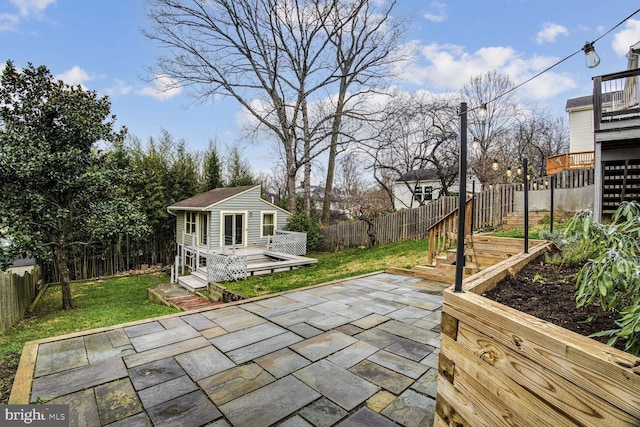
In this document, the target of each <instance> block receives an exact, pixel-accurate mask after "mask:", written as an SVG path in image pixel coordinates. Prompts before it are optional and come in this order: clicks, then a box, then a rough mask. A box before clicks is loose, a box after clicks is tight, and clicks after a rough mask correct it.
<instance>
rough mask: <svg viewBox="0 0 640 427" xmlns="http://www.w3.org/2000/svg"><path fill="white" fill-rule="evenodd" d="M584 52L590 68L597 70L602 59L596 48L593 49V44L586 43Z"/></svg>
mask: <svg viewBox="0 0 640 427" xmlns="http://www.w3.org/2000/svg"><path fill="white" fill-rule="evenodd" d="M582 51H583V52H584V54H585V62H586V64H587V67H588V68H596V67H597V66H598V65H599V64H600V57H599V56H598V54H597V53H596V48H595V47H593V42H591V43H589V42H586V43H585V44H584V47H583V48H582Z"/></svg>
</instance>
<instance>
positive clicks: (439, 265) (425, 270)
mask: <svg viewBox="0 0 640 427" xmlns="http://www.w3.org/2000/svg"><path fill="white" fill-rule="evenodd" d="M539 243H540V241H539V240H529V248H533V247H534V246H536V245H537V244H539ZM464 249H465V265H464V269H463V278H466V277H469V276H471V275H473V274H475V273H478V272H480V271H482V270H484V269H486V268H488V267H491V266H492V265H495V264H497V263H499V262H501V261H503V260H505V259H507V258H509V257H512V256H513V255H516V254H519V253H522V252H523V250H524V239H514V238H508V237H495V236H488V235H469V236H467V238H466V239H465V248H464ZM455 262H456V249H449V250H447V251H446V252H445V253H444V254H443V255H439V256H437V257H435V263H434V264H432V265H417V266H414V267H412V268H411V269H405V268H395V267H393V268H389V269H387V271H388V272H389V273H396V274H405V275H410V276H413V277H420V278H422V279H426V280H433V281H437V282H442V283H448V284H453V283H454V282H455V278H456V265H455Z"/></svg>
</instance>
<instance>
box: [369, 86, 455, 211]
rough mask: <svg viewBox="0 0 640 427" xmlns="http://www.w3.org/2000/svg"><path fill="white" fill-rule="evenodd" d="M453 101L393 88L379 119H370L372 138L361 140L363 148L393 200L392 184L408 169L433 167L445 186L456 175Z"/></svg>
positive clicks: (411, 188)
mask: <svg viewBox="0 0 640 427" xmlns="http://www.w3.org/2000/svg"><path fill="white" fill-rule="evenodd" d="M453 104H454V103H453V100H451V99H447V98H440V97H435V96H433V95H430V94H425V93H414V94H410V93H404V92H396V93H394V94H393V95H392V97H391V100H390V102H389V103H388V104H387V105H386V107H385V110H384V113H383V114H382V115H380V119H379V121H378V122H377V123H375V124H373V123H372V127H373V130H372V134H373V136H372V137H371V138H370V141H372V142H370V143H367V144H363V145H362V149H363V151H364V152H365V153H367V154H368V155H369V156H370V162H369V165H368V169H370V170H372V172H373V177H374V179H375V180H376V182H377V183H378V185H380V187H381V188H382V189H383V190H384V191H385V192H386V193H387V195H388V197H389V200H390V201H391V202H392V203H394V196H393V185H394V183H395V182H396V181H398V180H399V179H400V178H401V176H403V175H404V174H406V173H407V172H410V171H415V170H420V169H425V168H428V167H429V168H433V169H435V170H436V173H437V176H438V178H439V179H440V181H441V182H442V183H443V185H446V186H447V187H448V186H449V185H450V182H452V180H455V178H456V177H457V171H456V170H455V166H456V164H457V152H458V151H457V146H456V141H457V132H456V119H457V113H456V110H455V108H454V107H453ZM406 185H407V188H408V190H409V191H411V192H413V191H414V188H413V187H411V186H410V185H409V184H408V183H406ZM443 188H446V187H443ZM412 203H413V202H412ZM407 207H412V206H407Z"/></svg>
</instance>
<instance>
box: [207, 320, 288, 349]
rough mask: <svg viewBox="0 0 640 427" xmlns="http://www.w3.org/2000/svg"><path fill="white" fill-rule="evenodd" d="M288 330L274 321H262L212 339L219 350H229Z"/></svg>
mask: <svg viewBox="0 0 640 427" xmlns="http://www.w3.org/2000/svg"><path fill="white" fill-rule="evenodd" d="M285 332H287V330H286V329H283V328H281V327H280V326H277V325H274V324H273V323H262V324H260V325H256V326H251V327H249V328H247V329H243V330H241V331H237V332H232V333H229V334H225V335H221V336H219V337H216V338H213V339H211V340H210V341H211V343H212V344H213V345H215V346H216V347H217V348H218V349H219V350H221V351H224V352H227V351H231V350H235V349H236V348H240V347H245V346H247V345H250V344H254V343H256V342H258V341H262V340H265V339H267V338H271V337H274V336H276V335H280V334H283V333H285Z"/></svg>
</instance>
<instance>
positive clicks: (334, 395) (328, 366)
mask: <svg viewBox="0 0 640 427" xmlns="http://www.w3.org/2000/svg"><path fill="white" fill-rule="evenodd" d="M292 375H294V376H295V377H296V378H298V379H299V380H301V381H303V382H304V383H305V384H307V385H308V386H309V387H311V388H313V389H314V390H317V391H319V392H320V393H322V394H323V395H324V396H325V397H327V398H328V399H330V400H331V401H333V402H334V403H336V404H338V405H340V406H342V407H343V408H344V409H346V410H348V411H350V410H352V409H353V408H355V407H356V406H358V405H360V404H361V403H363V402H364V401H365V400H367V399H368V398H369V397H371V396H372V395H373V394H374V393H376V392H377V391H378V387H377V386H376V385H374V384H372V383H370V382H369V381H366V380H364V379H362V378H360V377H359V376H357V375H355V374H353V373H351V372H349V371H347V370H345V369H343V368H341V367H340V366H338V365H335V364H333V363H331V362H329V361H327V360H320V361H318V362H315V363H313V364H311V365H309V366H307V367H305V368H302V369H300V370H299V371H296V372H294V373H293V374H292Z"/></svg>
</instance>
